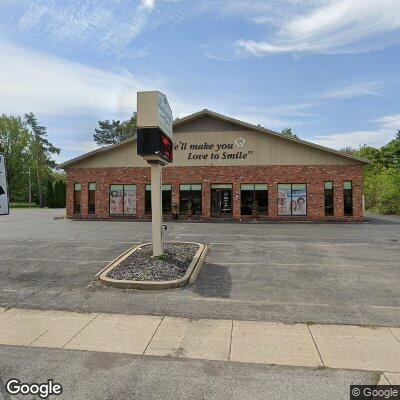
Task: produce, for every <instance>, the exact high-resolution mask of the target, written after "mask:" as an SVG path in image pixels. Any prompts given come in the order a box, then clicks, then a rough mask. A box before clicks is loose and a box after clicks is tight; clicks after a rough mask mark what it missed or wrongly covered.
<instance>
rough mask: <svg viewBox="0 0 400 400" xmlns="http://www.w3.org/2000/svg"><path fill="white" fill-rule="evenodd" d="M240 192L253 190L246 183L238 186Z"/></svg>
mask: <svg viewBox="0 0 400 400" xmlns="http://www.w3.org/2000/svg"><path fill="white" fill-rule="evenodd" d="M240 190H254V185H253V184H248V183H247V184H243V185H240Z"/></svg>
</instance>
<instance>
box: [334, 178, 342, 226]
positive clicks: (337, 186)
mask: <svg viewBox="0 0 400 400" xmlns="http://www.w3.org/2000/svg"><path fill="white" fill-rule="evenodd" d="M333 188H334V191H333V197H334V199H333V201H334V203H333V207H334V210H335V219H343V218H344V209H343V181H342V180H340V181H334V182H333Z"/></svg>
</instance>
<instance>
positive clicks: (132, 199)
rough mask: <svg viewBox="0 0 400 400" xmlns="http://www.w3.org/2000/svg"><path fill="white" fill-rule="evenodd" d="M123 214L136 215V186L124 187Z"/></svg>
mask: <svg viewBox="0 0 400 400" xmlns="http://www.w3.org/2000/svg"><path fill="white" fill-rule="evenodd" d="M124 214H129V215H135V214H136V185H125V186H124Z"/></svg>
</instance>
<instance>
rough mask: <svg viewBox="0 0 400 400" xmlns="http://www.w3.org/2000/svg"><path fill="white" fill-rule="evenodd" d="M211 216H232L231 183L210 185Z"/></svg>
mask: <svg viewBox="0 0 400 400" xmlns="http://www.w3.org/2000/svg"><path fill="white" fill-rule="evenodd" d="M211 216H212V217H215V218H232V185H231V184H217V185H216V184H213V185H211Z"/></svg>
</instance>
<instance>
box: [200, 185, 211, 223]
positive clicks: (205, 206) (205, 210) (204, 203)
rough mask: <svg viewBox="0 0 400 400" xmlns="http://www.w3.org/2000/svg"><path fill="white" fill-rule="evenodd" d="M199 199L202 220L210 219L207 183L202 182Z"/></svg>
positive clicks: (208, 186) (209, 189)
mask: <svg viewBox="0 0 400 400" xmlns="http://www.w3.org/2000/svg"><path fill="white" fill-rule="evenodd" d="M201 193H202V198H201V213H202V219H210V218H211V186H210V182H209V181H203V185H202V192H201Z"/></svg>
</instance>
